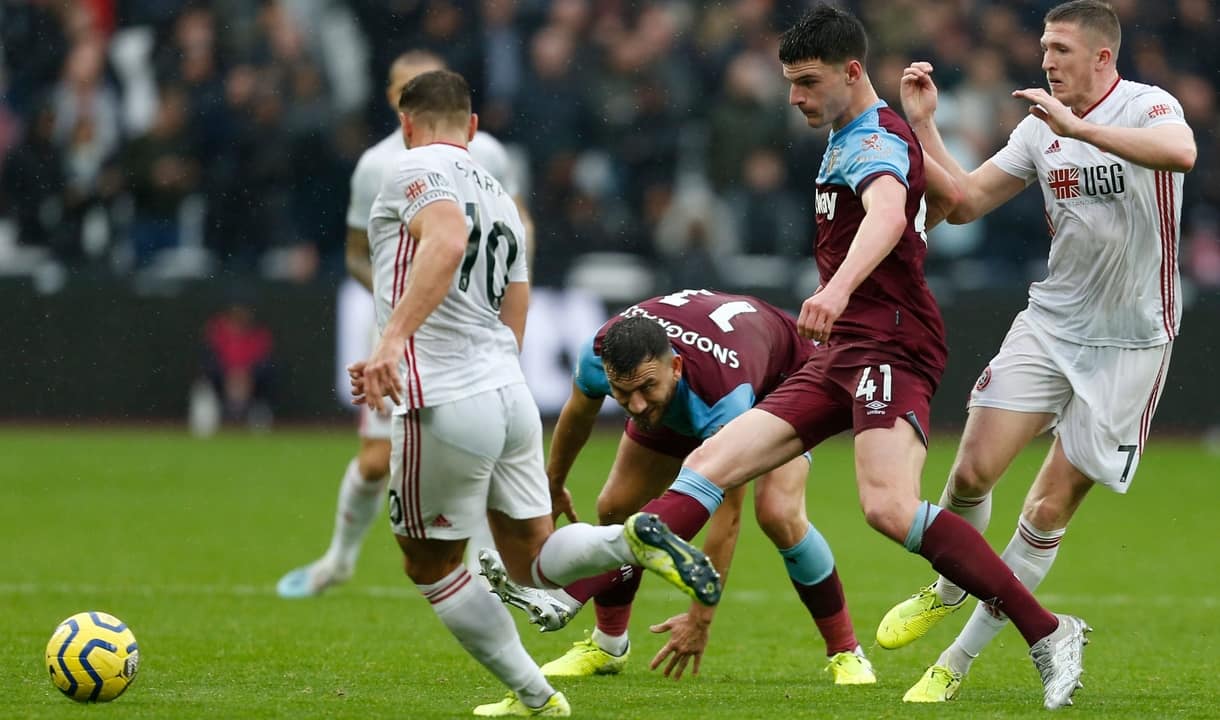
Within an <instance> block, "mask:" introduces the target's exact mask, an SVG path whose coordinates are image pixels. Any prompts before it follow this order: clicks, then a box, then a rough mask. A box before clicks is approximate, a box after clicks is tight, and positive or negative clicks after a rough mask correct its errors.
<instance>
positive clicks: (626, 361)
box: [601, 315, 673, 377]
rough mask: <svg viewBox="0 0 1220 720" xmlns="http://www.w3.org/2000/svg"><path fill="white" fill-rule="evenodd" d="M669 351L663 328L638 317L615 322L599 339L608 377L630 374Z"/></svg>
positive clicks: (649, 320)
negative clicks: (642, 364)
mask: <svg viewBox="0 0 1220 720" xmlns="http://www.w3.org/2000/svg"><path fill="white" fill-rule="evenodd" d="M671 352H673V350H672V348H670V346H669V336H668V335H666V334H665V328H663V327H661V325H660V324H659V323H658V322H657V321H655V320H651V319H649V318H646V317H643V316H640V315H637V316H635V317H629V318H624V319H623V320H620V321H618V322H616V323H615V324H613V325H611V326H610V328H609V329H607V330H606V334H605V335H603V336H602V348H601V358H602V366H603V367H604V368H606V372H607V373H608V374H610V375H617V376H620V377H621V376H623V375H630V374H631V373H633V372H635V370H636V368H638V367H639V366H640V363H643V362H647V361H648V360H653V359H656V358H663V357H666V356H668V355H669V353H671Z"/></svg>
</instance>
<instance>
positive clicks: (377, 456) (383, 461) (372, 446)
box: [356, 441, 390, 483]
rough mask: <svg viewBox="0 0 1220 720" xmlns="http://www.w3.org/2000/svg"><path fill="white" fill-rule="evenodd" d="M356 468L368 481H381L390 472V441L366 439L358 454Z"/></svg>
mask: <svg viewBox="0 0 1220 720" xmlns="http://www.w3.org/2000/svg"><path fill="white" fill-rule="evenodd" d="M356 469H357V470H358V471H359V473H360V477H362V478H364V480H365V481H366V482H370V483H375V482H380V481H381V479H382V478H384V477H385V476H387V475H389V474H390V443H388V442H385V443H382V442H372V441H366V442H365V443H364V444H363V445H361V446H360V453H359V454H358V455H357V456H356Z"/></svg>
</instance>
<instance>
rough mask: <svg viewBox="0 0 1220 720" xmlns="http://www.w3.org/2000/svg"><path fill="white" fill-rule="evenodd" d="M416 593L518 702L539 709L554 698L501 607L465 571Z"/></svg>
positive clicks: (462, 566) (506, 611) (515, 628)
mask: <svg viewBox="0 0 1220 720" xmlns="http://www.w3.org/2000/svg"><path fill="white" fill-rule="evenodd" d="M416 587H418V588H419V591H420V592H421V593H423V594H424V597H425V598H427V600H428V602H430V603H432V610H433V611H434V612H435V613H436V616H437V617H439V618H440V619H441V622H443V623H444V624H445V627H447V628H449V632H450V633H452V634H453V636H454V637H455V638H457V640H458V642H459V643H461V645H462V647H463V648H465V649H466V652H468V653H470V655H471V657H473V658H474V659H475V660H478V661H479V662H480V663H482V664H483V667H485V668H487V669H488V670H490V671H491V674H492V675H495V676H496V677H497V678H499V680H500V682H502V683H504V684H505V685H507V686H508V687H509V689H511V690H512V691H513V692H515V693H517V697H519V698H521V702H523V703H525V704H526V705H529V706H530V707H541V706H542V705H545V704H546V701H547V698H549V697H551V696H552V695H554V694H555V689H554V688H553V687H551V684H550V683H548V682H547V681H546V678H545V677H543V676H542V671H541V670H539V669H538V664H537V663H535V662H534V660H533V658H531V657H530V656H529V653H527V652H526V651H525V647H524V646H522V644H521V637H520V636H519V635H517V626H516V625H514V624H513V619H512V617H510V616H509V614H508V610H507V609H505V607H504V604H503V603H501V602H500V600H499V599H498V598H496V596H495V595H492V594H491V593H489V592H487V591H486V590H484V589H483V587H482V586H481V585H479V584H478V583H476V582H474V576H472V575H471V574H470V571H469V570H468V569H466V566H465V565H460V566H458V568H457V569H456V570H454V571H453V572H451V573H449V574H448V575H446V576H445V577H444V578H442V579H441V580H440V581H438V582H435V583H431V584H424V585H419V584H417V585H416Z"/></svg>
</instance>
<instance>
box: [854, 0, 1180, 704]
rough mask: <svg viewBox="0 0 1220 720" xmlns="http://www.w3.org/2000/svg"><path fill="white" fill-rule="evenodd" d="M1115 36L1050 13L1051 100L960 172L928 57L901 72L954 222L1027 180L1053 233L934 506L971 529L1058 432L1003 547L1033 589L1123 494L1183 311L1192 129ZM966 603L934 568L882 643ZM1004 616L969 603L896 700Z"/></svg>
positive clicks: (1044, 99) (929, 692) (1074, 12)
mask: <svg viewBox="0 0 1220 720" xmlns="http://www.w3.org/2000/svg"><path fill="white" fill-rule="evenodd" d="M1120 42H1121V29H1120V26H1119V21H1118V16H1117V15H1116V14H1115V13H1114V10H1113V9H1111V8H1110V6H1109V5H1107V4H1106V3H1104V2H1097V1H1096V0H1078V1H1077V2H1069V3H1065V4H1063V5H1059V6H1057V7H1055V8H1052V9H1051V10H1050V11H1049V12H1048V13H1047V14H1046V18H1045V27H1044V30H1043V34H1042V52H1043V57H1042V68H1043V69H1044V70H1045V71H1046V78H1047V83H1048V85H1049V86H1050V93H1049V94H1048V93H1047V92H1046V91H1045V90H1042V89H1041V88H1034V89H1028V90H1019V91H1017V92H1015V93H1013V95H1014V96H1016V97H1020V98H1022V99H1024V100H1027V101H1029V102H1030V103H1031V107H1030V116H1029V117H1027V118H1026V119H1025V120H1024V121H1022V122H1021V124H1020V125H1018V126H1017V127H1016V129H1015V130H1013V133H1012V136H1011V137H1010V138H1009V141H1008V144H1007V145H1006V146H1005V147H1004V148H1002V149H1001V150H1000V151H999V152H998V153H996V154H995V156H993V157H992V158H991V159H990V160H988V161H987V162H985V163H983V165H982V166H981V167H979V168H978V169H976V170H975V171H974V172H972V173H969V174H967V173H966V172H965V171H964V170H963V169H962V168H961V167H960V166H959V165H958V164H957V163H956V162H955V161H954V160H953V158H952V157H951V156H950V155H949V153H948V152H946V150H945V146H944V143H943V142H942V141H941V139H940V134H939V132H938V131H937V129H936V123H935V121H934V119H933V116H934V113H935V111H936V99H937V93H936V86H935V84H933V82H932V78H931V72H932V67H931V65H929V64H928V63H915V64H913V65H911V66H910V67H908V68H907V69H906V71H905V73H904V75H903V78H902V104H903V109H904V110H905V111H906V114H907V117H908V118H909V119H910V121H911V123H912V124H913V126H914V129H915V133H916V135H917V136H918V137H919V139H920V141H922V142H923V145H924V149H925V151H926V152H927V153H928V155H929V156H931V157H934V158H936V159H937V160H938V161H939V162H941V163H942V164H944V166H945V167H946V168H947V169H948V170H949V171H950V172H951V173H952V174H953V175H954V176H955V178H956V180H957V183H958V185H959V186H960V187H961V188H962V190H963V192H964V199H963V201H962V202H961V203H960V205H959V206H958V208H957V209H956V210H955V211H954V213H953V214H952V215H950V218H949V219H950V222H970V221H971V220H973V219H975V218H977V217H979V216H981V215H983V214H986V213H987V212H989V211H990V210H992V209H993V208H995V207H997V206H999V205H1001V204H1002V203H1004V202H1005V201H1007V200H1008V199H1009V198H1011V197H1013V196H1014V195H1016V194H1017V193H1019V192H1020V191H1021V190H1023V189H1024V188H1025V187H1026V186H1027V185H1029V184H1031V183H1033V182H1035V181H1036V182H1038V184H1039V185H1040V187H1041V189H1042V195H1043V198H1044V200H1045V203H1046V215H1047V220H1048V221H1049V222H1050V224H1051V232H1052V234H1053V235H1054V238H1055V242H1054V244H1053V245H1052V246H1051V253H1050V258H1049V263H1048V270H1049V272H1048V275H1047V278H1046V279H1045V280H1043V281H1041V282H1037V283H1034V284H1033V285H1031V286H1030V290H1029V306H1028V307H1027V308H1026V309H1025V310H1024V311H1022V312H1021V313H1019V314H1018V315H1017V317H1016V319H1015V320H1014V321H1013V323H1012V327H1011V328H1010V329H1009V331H1008V335H1007V337H1005V338H1004V342H1003V343H1002V344H1001V346H1000V349H999V351H998V352H997V353H996V356H995V357H994V358H993V359H992V360H991V362H990V363H989V364H988V366H987V367H986V368H985V369H984V370H983V373H982V376H981V377H980V378H979V380H978V383H977V384H976V385H975V387H974V391H973V392H972V393H971V395H970V404H969V407H970V410H969V416H968V418H967V420H966V429H965V431H964V433H963V434H962V439H961V445H960V446H959V447H958V452H957V458H956V460H955V461H954V463H953V469H952V471H951V473H950V476H949V482H948V483H947V484H946V486H945V490H944V494H943V495H942V496H941V504H942V505H943V506H944V507H946V508H947V509H949V510H951V511H952V512H954V513H957V514H958V515H960V516H961V517H962V518H964V519H965V520H966V521H967V522H969V523H970V524H971V525H973V526H974V527H975V528H977V529H979V530H980V531H982V530H983V529H985V528H986V527H987V523H988V521H989V520H990V518H991V490H992V488H993V487H995V484H996V483H997V482H998V481H999V479H1000V477H1001V476H1002V475H1003V473H1004V471H1005V470H1006V469H1007V468H1008V466H1009V465H1010V464H1011V463H1012V460H1013V458H1015V457H1016V455H1017V453H1019V452H1020V451H1021V450H1022V449H1023V448H1024V447H1025V446H1026V445H1028V444H1029V442H1030V441H1031V440H1033V438H1034V437H1036V436H1037V435H1040V434H1041V433H1043V432H1045V431H1046V430H1047V429H1048V428H1054V435H1055V438H1054V442H1053V443H1052V444H1051V450H1050V452H1049V454H1048V455H1047V457H1046V460H1045V462H1044V463H1043V465H1042V468H1041V470H1039V472H1038V474H1037V476H1036V477H1035V478H1034V482H1033V485H1032V486H1031V487H1030V489H1029V492H1028V493H1027V494H1026V496H1025V503H1024V507H1023V508H1022V510H1021V515H1020V516H1019V517H1018V518H1017V528H1016V532H1015V533H1014V534H1013V537H1012V540H1011V541H1010V542H1009V544H1008V547H1007V548H1005V550H1004V553H1003V555H1002V557H1003V559H1004V561H1005V562H1007V563H1008V565H1009V566H1010V567H1011V568H1012V570H1013V571H1014V572H1015V573H1016V575H1017V577H1018V578H1020V580H1021V582H1022V583H1024V584H1025V585H1026V586H1027V587H1028V588H1029V589H1031V590H1033V589H1035V588H1036V587H1037V586H1038V584H1039V583H1040V582H1041V581H1042V579H1043V578H1045V577H1046V575H1047V573H1048V572H1050V569H1051V565H1052V564H1053V563H1054V561H1055V557H1056V555H1057V554H1058V551H1059V544H1060V542H1061V541H1062V539H1063V536H1064V533H1065V531H1066V530H1067V525H1068V522H1069V521H1070V520H1071V518H1072V517H1073V515H1075V513H1076V511H1077V509H1078V508H1079V507H1080V504H1081V503H1082V502H1083V501H1084V498H1085V496H1086V495H1087V494H1088V492H1089V490H1090V489H1092V487H1093V486H1094V485H1098V484H1100V485H1103V486H1105V487H1107V488H1109V489H1111V490H1114V491H1116V492H1119V493H1125V492H1127V490H1128V488H1130V487H1131V481H1132V479H1133V478H1134V477H1135V472H1136V470H1137V469H1138V467H1139V462H1140V457H1141V456H1142V455H1143V452H1144V444H1145V441H1146V440H1147V437H1148V428H1149V426H1150V424H1151V422H1152V416H1153V414H1154V413H1155V412H1156V405H1157V401H1158V399H1159V398H1160V395H1161V389H1162V388H1163V387H1164V385H1165V374H1166V372H1167V370H1168V366H1169V356H1170V353H1171V351H1172V349H1173V340H1174V338H1175V337H1176V336H1177V334H1178V323H1179V321H1180V319H1181V302H1180V300H1181V297H1180V291H1179V288H1178V258H1177V250H1178V220H1179V217H1180V215H1181V211H1182V203H1181V197H1182V183H1183V173H1185V172H1188V171H1189V170H1190V169H1191V168H1192V167H1193V165H1194V161H1195V156H1196V149H1195V142H1194V136H1193V134H1192V133H1191V130H1190V128H1189V127H1188V126H1187V125H1186V122H1185V120H1184V119H1183V116H1182V107H1181V105H1180V104H1179V103H1178V101H1177V100H1176V99H1174V98H1173V97H1172V96H1170V95H1169V94H1168V93H1166V92H1165V91H1164V90H1161V89H1160V88H1157V87H1153V86H1150V85H1142V84H1140V83H1134V82H1130V81H1127V80H1122V79H1120V78H1119V76H1118V71H1117V69H1116V68H1115V59H1116V58H1117V55H1118V48H1119V44H1120ZM984 597H986V596H984ZM964 605H965V592H964V591H963V590H962V589H961V587H960V586H959V585H958V584H957V583H955V582H953V581H952V579H950V578H946V577H944V576H943V575H942V577H940V578H939V579H938V580H937V581H936V582H935V583H933V584H932V585H930V586H928V587H925V588H923V589H921V590H920V591H919V592H918V593H916V594H915V595H914V596H912V597H911V598H910V599H908V600H906V601H904V602H902V603H899V604H898V605H896V606H895V607H894V608H893V609H892V610H890V612H889V613H887V614H886V616H885V618H884V619H883V620H882V622H881V625H880V627H878V629H877V641H878V642H879V643H880V644H881V645H882V646H883V647H901V646H903V645H906V644H907V643H910V642H913V641H914V640H916V639H917V638H919V637H921V636H922V635H923V634H924V633H926V632H927V631H928V629H929V628H931V627H932V626H933V625H935V624H936V623H937V622H939V621H940V620H941V619H943V618H944V617H946V616H947V615H949V614H951V613H952V612H954V611H956V610H957V609H958V608H961V607H963V606H964ZM1006 615H1011V613H1005V611H1004V609H1003V608H1001V607H997V606H996V605H995V603H979V604H978V605H977V606H976V607H975V609H974V614H973V615H972V616H971V617H970V620H969V621H968V622H967V623H966V626H965V628H963V630H962V632H961V633H960V634H959V635H958V637H957V639H956V640H954V642H953V644H952V645H950V647H949V648H948V649H946V650H945V651H944V652H943V653H941V655H940V657H939V658H938V659H937V660H936V662H935V663H934V664H933V665H932V666H931V667H929V668H928V670H927V671H926V672H925V673H924V675H923V677H922V678H920V680H919V681H918V682H917V683H916V684H915V685H914V686H913V687H912V688H911V689H910V690H909V691H908V692H907V694H906V696H905V697H904V698H903V699H904V700H907V701H909V702H944V701H946V700H951V699H952V698H953V697H954V696H955V695H956V694H957V692H958V690H959V688H960V686H961V682H962V678H963V677H964V676H965V674H966V672H967V671H968V670H969V669H970V665H971V663H972V662H973V661H974V659H975V658H976V657H977V656H978V655H979V653H981V652H982V651H983V648H984V647H986V646H987V644H988V643H989V642H990V641H991V639H992V638H994V637H995V636H996V634H997V633H998V632H999V631H1000V629H1001V628H1002V627H1003V625H1004V623H1005V621H1006Z"/></svg>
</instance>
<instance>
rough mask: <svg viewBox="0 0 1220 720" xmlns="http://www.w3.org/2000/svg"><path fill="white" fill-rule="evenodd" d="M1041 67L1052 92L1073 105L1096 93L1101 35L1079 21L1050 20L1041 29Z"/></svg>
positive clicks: (1060, 100)
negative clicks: (1089, 30) (1092, 31)
mask: <svg viewBox="0 0 1220 720" xmlns="http://www.w3.org/2000/svg"><path fill="white" fill-rule="evenodd" d="M1041 43H1042V70H1043V71H1044V72H1045V73H1046V82H1047V85H1048V86H1050V91H1051V95H1053V96H1054V97H1055V99H1056V100H1058V101H1059V102H1061V103H1063V104H1064V105H1067V106H1068V107H1070V108H1073V109H1078V110H1079V109H1081V108H1078V107H1077V105H1080V104H1082V103H1084V102H1087V101H1088V99H1090V98H1092V97H1093V95H1094V94H1095V90H1094V87H1093V84H1094V82H1095V81H1096V78H1097V74H1096V73H1095V72H1094V71H1095V69H1096V67H1097V63H1098V62H1099V61H1100V60H1101V58H1100V57H1099V51H1100V50H1101V48H1100V47H1098V45H1099V43H1098V39H1097V38H1095V37H1094V36H1093V34H1092V33H1090V32H1088V31H1086V30H1084V29H1082V28H1081V27H1080V26H1079V25H1077V24H1076V23H1047V25H1046V29H1045V30H1043V32H1042V40H1041Z"/></svg>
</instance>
